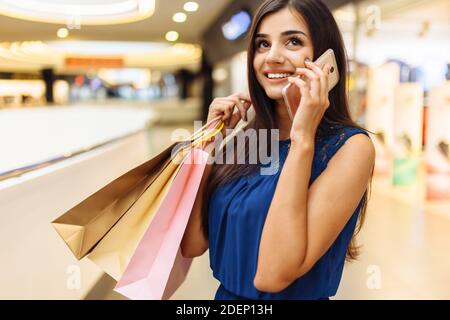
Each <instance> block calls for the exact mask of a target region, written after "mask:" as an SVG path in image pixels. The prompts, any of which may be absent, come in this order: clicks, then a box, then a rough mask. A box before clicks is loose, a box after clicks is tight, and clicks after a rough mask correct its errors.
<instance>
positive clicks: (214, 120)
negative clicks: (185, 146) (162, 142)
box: [187, 116, 222, 141]
mask: <svg viewBox="0 0 450 320" xmlns="http://www.w3.org/2000/svg"><path fill="white" fill-rule="evenodd" d="M221 118H222V116H218V117H216V118H214V119H212V120H210V121H209V122H208V123H206V124H205V125H204V126H203V127H201V128H200V129H198V130H197V131H195V132H194V133H193V134H192V135H191V136H190V137H189V138H188V139H187V140H190V141H193V140H196V139H198V138H199V136H201V135H203V134H204V130H205V129H207V128H209V127H210V126H211V125H212V124H213V123H214V128H216V127H217V125H218V124H219V123H220V119H221Z"/></svg>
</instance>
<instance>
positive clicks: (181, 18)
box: [172, 12, 187, 23]
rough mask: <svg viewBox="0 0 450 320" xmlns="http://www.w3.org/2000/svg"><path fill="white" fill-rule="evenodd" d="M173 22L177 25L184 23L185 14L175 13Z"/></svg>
mask: <svg viewBox="0 0 450 320" xmlns="http://www.w3.org/2000/svg"><path fill="white" fill-rule="evenodd" d="M172 19H173V21H175V22H178V23H182V22H185V21H186V19H187V16H186V14H185V13H183V12H177V13H175V14H174V15H173V18H172Z"/></svg>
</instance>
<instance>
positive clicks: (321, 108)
mask: <svg viewBox="0 0 450 320" xmlns="http://www.w3.org/2000/svg"><path fill="white" fill-rule="evenodd" d="M305 65H306V67H307V68H297V69H296V72H297V75H300V76H304V77H306V78H308V79H309V84H308V83H307V82H306V81H304V80H302V79H300V77H298V76H296V77H289V82H290V83H292V84H294V85H296V86H297V87H298V88H299V90H300V93H301V99H300V103H299V106H298V108H297V112H296V113H295V116H294V119H293V122H292V127H291V133H290V136H291V140H292V141H294V140H302V139H304V138H312V139H313V138H314V137H315V134H316V130H317V128H318V126H319V124H320V121H321V120H322V117H323V115H324V114H325V111H326V110H327V109H328V107H329V106H330V101H329V100H328V72H329V64H328V63H327V64H326V65H325V66H324V67H323V69H321V68H320V67H319V66H317V65H316V64H314V63H312V62H309V61H307V62H305Z"/></svg>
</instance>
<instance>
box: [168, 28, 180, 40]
mask: <svg viewBox="0 0 450 320" xmlns="http://www.w3.org/2000/svg"><path fill="white" fill-rule="evenodd" d="M178 37H179V34H178V32H176V31H169V32H167V33H166V40H167V41H172V42H173V41H177V40H178Z"/></svg>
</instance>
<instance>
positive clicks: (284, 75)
mask: <svg viewBox="0 0 450 320" xmlns="http://www.w3.org/2000/svg"><path fill="white" fill-rule="evenodd" d="M291 75H292V73H269V74H267V78H269V79H283V78H287V77H289V76H291Z"/></svg>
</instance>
